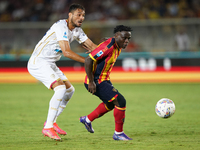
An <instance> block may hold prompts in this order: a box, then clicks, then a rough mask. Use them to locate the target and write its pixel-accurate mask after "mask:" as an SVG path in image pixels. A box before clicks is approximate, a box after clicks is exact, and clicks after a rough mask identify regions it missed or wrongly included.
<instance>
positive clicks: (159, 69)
mask: <svg viewBox="0 0 200 150" xmlns="http://www.w3.org/2000/svg"><path fill="white" fill-rule="evenodd" d="M59 68H60V70H61V71H63V72H67V71H72V72H74V71H75V72H83V71H84V72H85V68H84V67H77V68H76V67H59ZM123 71H124V69H123V68H122V67H120V66H114V67H113V68H112V72H123ZM135 71H136V72H154V71H156V72H163V71H166V72H171V71H172V72H174V71H200V66H189V67H177V66H175V67H172V68H171V69H170V70H168V71H167V70H165V69H164V68H163V67H157V68H156V69H155V70H154V71H149V70H146V71H141V70H139V69H137V70H135ZM135 71H132V70H129V71H126V72H135ZM0 72H28V70H27V68H26V67H17V68H14V67H7V68H3V67H2V68H0Z"/></svg>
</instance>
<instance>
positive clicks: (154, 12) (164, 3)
mask: <svg viewBox="0 0 200 150" xmlns="http://www.w3.org/2000/svg"><path fill="white" fill-rule="evenodd" d="M72 3H79V4H82V5H83V6H84V7H85V8H86V20H99V21H107V20H127V19H160V18H192V17H200V0H0V22H20V21H57V20H58V19H61V18H67V16H68V8H69V5H70V4H72Z"/></svg>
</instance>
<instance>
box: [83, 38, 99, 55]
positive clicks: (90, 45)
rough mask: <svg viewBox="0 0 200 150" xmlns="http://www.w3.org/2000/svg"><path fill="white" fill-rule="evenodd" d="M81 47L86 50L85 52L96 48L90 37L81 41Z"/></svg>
mask: <svg viewBox="0 0 200 150" xmlns="http://www.w3.org/2000/svg"><path fill="white" fill-rule="evenodd" d="M82 46H83V48H85V49H86V50H88V52H86V53H90V52H91V51H93V50H94V49H95V48H97V45H96V44H94V43H93V42H92V41H91V40H90V39H87V40H86V41H85V42H83V43H82Z"/></svg>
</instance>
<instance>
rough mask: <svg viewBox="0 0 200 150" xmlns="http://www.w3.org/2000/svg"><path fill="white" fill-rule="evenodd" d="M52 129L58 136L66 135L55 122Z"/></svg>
mask: <svg viewBox="0 0 200 150" xmlns="http://www.w3.org/2000/svg"><path fill="white" fill-rule="evenodd" d="M53 129H54V130H55V131H56V132H57V133H58V134H60V135H66V134H67V132H65V131H64V130H62V129H61V128H60V127H59V126H58V124H57V123H56V122H55V123H53Z"/></svg>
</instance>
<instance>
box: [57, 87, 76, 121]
mask: <svg viewBox="0 0 200 150" xmlns="http://www.w3.org/2000/svg"><path fill="white" fill-rule="evenodd" d="M74 92H75V88H74V87H73V86H71V87H70V88H68V89H66V92H65V94H64V96H63V98H62V102H61V103H60V106H59V108H58V113H57V115H56V118H55V120H54V122H56V120H57V118H58V116H59V115H60V114H61V113H62V112H63V110H64V109H65V107H66V105H67V104H68V102H69V100H70V99H71V97H72V95H73V94H74Z"/></svg>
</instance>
